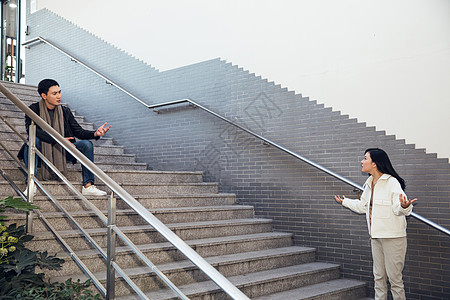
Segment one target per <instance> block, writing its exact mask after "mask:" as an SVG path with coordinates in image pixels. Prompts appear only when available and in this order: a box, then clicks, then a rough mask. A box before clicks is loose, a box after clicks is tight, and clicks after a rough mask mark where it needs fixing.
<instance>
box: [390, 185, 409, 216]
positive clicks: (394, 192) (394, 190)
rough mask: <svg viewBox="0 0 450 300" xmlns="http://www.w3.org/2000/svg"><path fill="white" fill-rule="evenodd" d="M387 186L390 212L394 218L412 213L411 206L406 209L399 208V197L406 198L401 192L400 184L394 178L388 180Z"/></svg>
mask: <svg viewBox="0 0 450 300" xmlns="http://www.w3.org/2000/svg"><path fill="white" fill-rule="evenodd" d="M389 185H390V188H391V201H392V212H393V213H394V214H395V215H396V216H409V215H410V214H411V212H412V209H413V206H412V204H411V205H410V206H408V207H407V208H403V207H402V206H401V204H400V195H404V196H405V197H407V196H406V194H405V192H404V191H403V190H402V188H401V186H400V183H399V182H398V181H397V180H396V179H395V178H393V177H391V178H390V180H389Z"/></svg>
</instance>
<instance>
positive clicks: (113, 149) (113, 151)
mask: <svg viewBox="0 0 450 300" xmlns="http://www.w3.org/2000/svg"><path fill="white" fill-rule="evenodd" d="M91 141H92V142H93V143H94V154H95V155H122V154H124V148H123V147H122V146H116V145H98V146H97V145H96V141H95V140H91ZM3 144H5V146H6V147H7V149H8V150H9V151H10V152H12V153H18V152H19V150H20V148H21V147H22V144H23V143H22V142H21V140H17V141H14V142H13V141H9V140H8V141H7V142H6V143H5V142H3ZM2 151H5V150H3V148H0V152H2Z"/></svg>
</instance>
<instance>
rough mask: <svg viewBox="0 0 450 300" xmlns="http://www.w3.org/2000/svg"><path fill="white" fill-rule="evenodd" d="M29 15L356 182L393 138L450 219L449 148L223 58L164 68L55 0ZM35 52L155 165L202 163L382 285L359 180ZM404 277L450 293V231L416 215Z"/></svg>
mask: <svg viewBox="0 0 450 300" xmlns="http://www.w3.org/2000/svg"><path fill="white" fill-rule="evenodd" d="M28 25H29V26H30V32H31V34H30V36H28V38H30V39H31V38H33V37H36V36H42V37H44V38H46V39H48V40H49V41H51V42H53V43H55V44H56V45H58V46H60V47H61V48H63V49H65V50H66V51H68V52H69V53H71V54H72V55H74V56H75V57H77V58H79V59H81V60H82V61H84V62H85V63H87V64H89V65H90V66H91V67H93V68H95V69H97V70H98V71H99V72H101V73H103V74H104V75H106V76H107V77H109V78H110V79H111V80H113V81H115V82H117V83H118V84H120V85H121V86H123V87H124V88H126V89H128V90H130V91H131V92H132V93H134V94H135V95H136V96H138V97H139V98H141V99H142V100H143V101H145V102H146V103H148V104H157V103H162V102H166V101H172V100H177V99H182V98H191V99H194V100H195V101H197V102H198V103H200V104H202V105H204V106H206V107H208V108H209V109H211V110H213V111H215V112H217V113H219V114H221V115H223V116H226V117H228V118H230V119H231V120H233V121H235V122H237V123H239V124H241V125H242V126H244V127H246V128H249V129H250V130H253V131H254V132H256V133H258V134H260V135H262V136H264V137H266V138H268V139H270V140H272V141H273V142H275V143H278V144H280V145H283V146H285V147H286V148H288V149H290V150H292V151H294V152H296V153H298V154H300V155H302V156H304V157H306V158H308V159H310V160H312V161H315V162H316V163H318V164H321V165H323V166H325V167H326V168H328V169H330V170H332V171H334V172H336V173H338V174H340V175H342V176H344V177H347V178H349V179H350V180H352V181H353V182H356V183H358V184H361V185H362V183H363V182H364V181H365V179H366V177H367V175H365V174H362V173H361V172H360V165H359V162H360V160H361V158H362V156H363V152H364V150H365V149H366V148H369V147H380V148H382V149H385V150H386V151H387V152H388V153H389V155H390V157H391V160H392V162H393V165H394V166H395V168H396V169H397V172H398V173H399V174H400V175H401V176H402V177H404V179H405V180H406V182H407V190H406V192H407V194H408V195H409V196H410V197H418V198H419V202H418V203H417V205H416V208H415V209H414V211H415V212H416V213H418V214H420V215H422V216H424V217H426V218H429V219H431V220H433V221H434V222H437V223H438V224H440V225H442V226H444V227H446V228H450V201H449V199H450V165H449V162H448V159H440V158H437V156H436V155H435V154H429V153H426V151H425V149H416V148H415V146H414V145H410V144H406V143H405V141H404V140H400V139H396V137H395V136H393V135H386V133H385V132H382V131H377V130H376V128H374V127H370V126H367V125H366V124H365V123H360V122H358V121H357V120H356V119H350V118H349V117H348V116H346V115H342V114H341V113H340V112H339V111H333V110H332V109H331V108H328V107H324V106H323V105H321V104H318V103H316V101H311V100H310V99H309V98H307V97H304V96H302V95H301V94H298V93H295V92H293V91H290V90H288V89H286V88H283V87H281V86H280V85H278V84H275V83H273V82H270V81H268V80H266V79H263V78H261V77H258V76H255V74H252V73H249V72H248V71H246V70H244V69H242V68H240V67H238V66H235V65H233V64H231V63H229V62H225V61H223V60H221V59H211V60H208V61H204V62H201V63H197V64H194V65H189V66H184V67H181V68H177V69H173V70H169V71H164V72H160V71H158V70H157V69H155V68H154V67H152V66H150V65H147V64H145V63H144V62H142V61H140V60H138V59H136V58H135V57H132V56H130V55H128V54H127V53H125V52H123V51H121V50H120V49H117V48H115V47H114V46H113V45H110V44H108V43H106V42H104V41H102V40H101V39H99V38H98V37H96V36H94V35H92V34H90V33H88V32H86V31H84V30H83V29H81V28H79V27H77V26H75V25H74V24H72V23H70V22H68V21H66V20H64V19H62V18H61V17H59V16H57V15H55V14H53V13H51V12H49V11H46V10H41V11H38V12H36V13H34V14H31V15H29V16H28ZM143 38H145V37H143ZM182 51H183V48H182V46H180V55H182ZM26 64H27V65H26V81H27V83H28V84H37V83H38V82H39V81H40V80H41V79H43V78H55V79H56V80H57V81H58V82H59V83H60V85H61V88H62V91H63V101H64V102H67V103H69V104H70V106H71V107H72V108H73V109H76V110H77V111H78V112H79V113H81V114H83V115H85V116H86V117H87V119H88V120H89V121H92V122H95V123H96V125H97V126H99V125H101V124H103V122H105V121H108V123H109V124H111V125H112V129H111V131H110V132H109V133H108V135H109V136H110V137H113V138H114V140H115V142H117V143H118V144H121V145H124V146H125V147H126V151H128V152H129V153H135V154H137V157H138V161H139V162H145V163H147V164H148V167H149V169H154V170H201V171H204V174H205V175H204V177H205V180H206V181H217V182H219V183H220V186H221V191H222V192H230V193H236V195H237V198H238V201H239V203H242V204H246V205H247V204H250V205H253V206H254V207H255V211H256V214H257V216H258V217H263V218H271V219H273V220H274V222H275V230H277V231H285V232H292V233H294V234H295V243H296V244H298V245H304V246H313V247H316V248H317V259H318V260H320V261H327V262H335V263H339V264H341V271H342V275H343V276H344V277H347V278H354V279H359V280H364V281H367V282H369V284H370V287H373V284H372V280H373V278H372V271H371V269H372V262H371V252H370V245H369V236H368V233H367V228H366V221H365V217H364V216H362V215H357V214H354V213H352V212H350V211H349V210H347V209H344V208H342V207H341V206H340V205H338V204H337V203H336V202H335V201H334V199H333V195H335V194H344V195H346V196H348V197H355V196H356V195H357V193H356V192H354V191H353V188H351V187H349V186H348V185H346V184H344V183H342V182H340V181H339V180H337V179H335V178H334V177H331V176H329V175H326V174H324V173H323V172H320V171H319V170H317V169H316V168H314V167H312V166H310V165H308V164H306V163H304V162H302V161H299V160H298V159H295V158H294V157H292V156H290V155H288V154H286V153H284V152H282V151H280V150H279V149H276V148H275V147H272V146H268V145H265V144H264V143H262V142H261V141H260V140H258V139H256V138H254V137H252V136H250V135H248V134H246V133H244V132H242V131H240V130H237V129H236V128H235V127H233V126H232V125H230V124H228V123H225V122H223V121H222V120H219V119H218V118H215V117H214V116H212V115H210V114H208V113H206V112H204V111H202V110H200V109H198V108H194V107H191V106H188V105H186V104H179V105H176V106H172V107H166V108H163V109H160V110H159V113H156V112H154V111H152V110H149V109H147V108H146V107H145V106H143V105H142V104H140V103H138V102H137V101H135V100H133V99H132V98H131V97H129V96H127V95H126V94H124V93H123V92H121V91H120V90H118V89H117V88H115V87H113V86H111V85H108V84H106V83H105V80H103V79H101V78H100V77H98V76H97V75H94V74H93V73H91V72H89V71H88V70H86V69H84V68H83V67H82V66H80V64H77V63H74V62H72V61H71V60H70V59H69V58H67V57H65V56H64V55H62V54H61V53H59V52H58V51H56V50H55V49H53V48H51V47H49V46H47V45H44V44H38V45H35V46H33V47H31V48H30V49H28V50H27V51H26ZM349 93H351V91H349ZM361 105H363V106H365V107H366V108H367V109H370V107H371V106H372V105H376V103H366V102H365V101H364V99H361ZM432 109H439V108H432ZM418 120H419V118H418V119H417V120H402V118H401V112H399V122H417V121H418ZM379 121H380V124H381V125H382V122H383V116H379ZM443 130H445V128H443ZM430 134H433V133H432V132H430ZM404 279H405V286H406V291H407V296H408V299H448V298H449V297H450V296H449V295H450V236H447V235H445V234H442V233H439V232H438V231H437V230H435V229H432V228H430V227H428V226H427V225H425V224H423V223H422V222H420V221H418V220H417V219H414V218H409V219H408V252H407V259H406V267H405V270H404ZM370 290H372V289H370Z"/></svg>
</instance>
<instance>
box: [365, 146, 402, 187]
mask: <svg viewBox="0 0 450 300" xmlns="http://www.w3.org/2000/svg"><path fill="white" fill-rule="evenodd" d="M367 152H369V154H370V158H371V159H372V161H373V162H374V163H375V164H376V165H377V168H378V170H379V171H380V172H381V173H384V174H389V175H392V176H393V177H395V178H396V179H397V180H398V182H400V186H401V187H402V190H405V187H406V184H405V180H403V178H401V177H400V175H398V174H397V172H395V170H394V167H393V166H392V164H391V160H390V159H389V156H388V155H387V153H386V152H385V151H384V150H381V149H379V148H369V149H367V150H366V151H365V152H364V154H366V153H367Z"/></svg>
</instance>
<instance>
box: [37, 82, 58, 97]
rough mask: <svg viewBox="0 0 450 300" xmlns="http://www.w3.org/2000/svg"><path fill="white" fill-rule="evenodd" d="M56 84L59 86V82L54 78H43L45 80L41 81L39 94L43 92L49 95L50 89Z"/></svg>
mask: <svg viewBox="0 0 450 300" xmlns="http://www.w3.org/2000/svg"><path fill="white" fill-rule="evenodd" d="M55 85H57V86H59V83H58V82H56V80H54V79H43V80H41V82H39V84H38V93H39V96H40V95H41V94H42V93H44V94H46V95H47V93H48V90H49V89H50V88H51V87H52V86H55Z"/></svg>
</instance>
